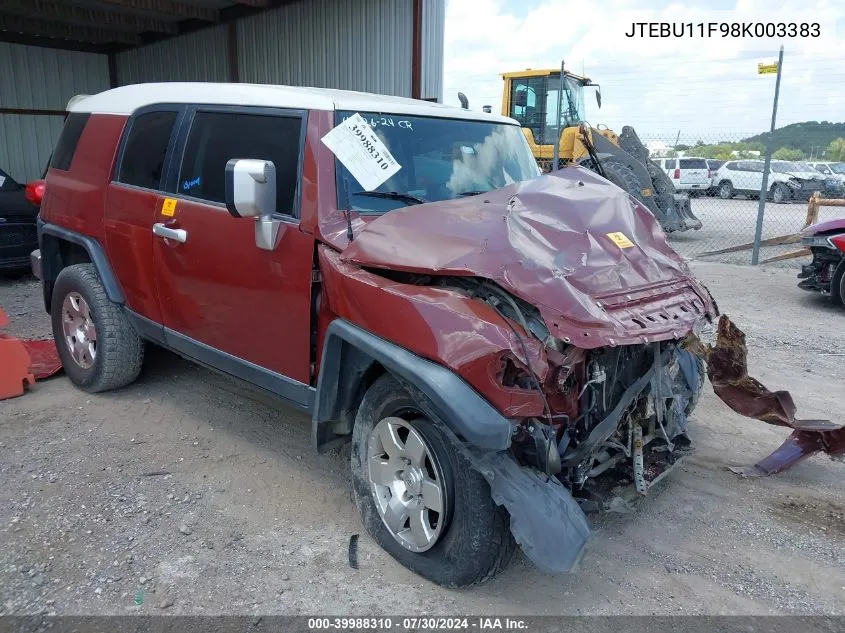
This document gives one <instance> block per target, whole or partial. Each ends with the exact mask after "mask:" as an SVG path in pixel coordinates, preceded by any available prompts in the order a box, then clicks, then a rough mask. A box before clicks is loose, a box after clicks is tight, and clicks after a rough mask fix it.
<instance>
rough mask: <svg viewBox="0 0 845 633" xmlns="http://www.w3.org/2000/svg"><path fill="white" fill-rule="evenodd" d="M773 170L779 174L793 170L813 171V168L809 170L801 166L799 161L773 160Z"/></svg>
mask: <svg viewBox="0 0 845 633" xmlns="http://www.w3.org/2000/svg"><path fill="white" fill-rule="evenodd" d="M772 171H774V172H777V173H779V174H789V173H792V172H797V171H813V170H812V169H810V170H807V169H804V168H803V167H801V166H800V165H799V164H798V163H790V162H788V161H784V162H777V163H776V162H774V161H772Z"/></svg>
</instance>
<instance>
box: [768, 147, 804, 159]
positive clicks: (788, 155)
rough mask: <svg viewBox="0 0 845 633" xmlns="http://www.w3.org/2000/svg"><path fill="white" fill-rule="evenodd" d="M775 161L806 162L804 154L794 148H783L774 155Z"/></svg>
mask: <svg viewBox="0 0 845 633" xmlns="http://www.w3.org/2000/svg"><path fill="white" fill-rule="evenodd" d="M772 158H773V159H774V160H804V152H802V151H801V150H800V149H793V148H792V147H781V148H779V149H776V150H775V151H774V153H772Z"/></svg>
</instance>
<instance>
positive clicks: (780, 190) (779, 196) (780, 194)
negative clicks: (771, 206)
mask: <svg viewBox="0 0 845 633" xmlns="http://www.w3.org/2000/svg"><path fill="white" fill-rule="evenodd" d="M788 198H789V191H788V190H787V189H786V187H784V186H783V185H782V184H780V183H777V184H775V186H774V187H772V202H774V203H775V204H783V203H784V202H786V201H787V199H788Z"/></svg>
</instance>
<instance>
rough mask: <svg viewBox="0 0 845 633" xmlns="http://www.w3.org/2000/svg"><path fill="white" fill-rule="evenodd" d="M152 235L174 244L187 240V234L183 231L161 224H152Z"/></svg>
mask: <svg viewBox="0 0 845 633" xmlns="http://www.w3.org/2000/svg"><path fill="white" fill-rule="evenodd" d="M153 233H154V234H155V235H158V236H159V237H164V238H167V239H168V240H173V241H174V242H182V243H184V242H186V241H187V240H188V233H187V231H185V229H171V228H168V227H166V226H164V224H162V223H161V222H156V223H155V224H153Z"/></svg>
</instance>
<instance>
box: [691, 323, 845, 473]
mask: <svg viewBox="0 0 845 633" xmlns="http://www.w3.org/2000/svg"><path fill="white" fill-rule="evenodd" d="M687 346H688V348H689V349H690V350H691V351H693V352H694V353H696V354H698V355H699V356H701V357H702V358H704V359H705V361H706V362H707V377H708V378H709V379H710V383H711V384H712V385H713V391H714V392H715V393H716V395H717V396H719V398H721V400H722V401H723V402H724V403H725V404H727V405H728V406H729V407H730V408H731V409H733V410H734V411H736V412H737V413H739V414H740V415H743V416H745V417H749V418H754V419H755V420H760V421H762V422H766V423H768V424H773V425H775V426H785V427H788V428H791V429H795V430H794V432H793V433H792V435H790V436H789V437H788V438H787V440H786V441H785V442H784V443H783V444H782V445H781V446H780V447H779V448H778V449H777V450H776V451H775V452H774V453H772V454H771V455H769V456H768V457H766V458H764V459H762V460H761V461H759V462H757V463H756V464H754V465H753V466H742V467H734V468H731V470H732V471H733V472H735V473H737V474H740V475H743V476H745V477H763V476H767V475H772V474H775V473H779V472H783V471H784V470H787V469H788V468H791V467H792V466H794V465H795V464H797V463H798V462H800V461H803V460H804V459H806V458H807V457H810V456H811V455H814V454H816V453H819V452H825V453H827V454H828V455H830V456H831V457H841V456H845V425H842V424H836V423H834V422H831V421H830V420H799V419H797V418H796V417H795V413H796V407H795V403H794V402H793V400H792V396H791V395H790V393H789V392H788V391H770V390H769V389H767V388H766V387H765V386H764V385H763V384H762V383H761V382H760V381H759V380H757V379H756V378H753V377H751V376H749V375H748V347H747V346H746V344H745V334H744V333H743V332H742V331H741V330H740V329H739V328H738V327H737V326H736V325H734V323H733V322H731V320H730V319H729V318H728V317H727V316H726V315H724V314H723V315H722V316H721V317H719V325H718V328H717V331H716V345H715V346H712V347H711V346H708V345H704V344H703V343H701V341H699V340H698V339H697V338H695V337H689V338H688V339H687Z"/></svg>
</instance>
